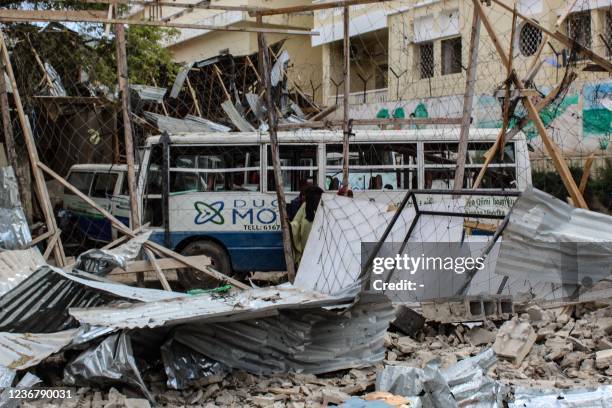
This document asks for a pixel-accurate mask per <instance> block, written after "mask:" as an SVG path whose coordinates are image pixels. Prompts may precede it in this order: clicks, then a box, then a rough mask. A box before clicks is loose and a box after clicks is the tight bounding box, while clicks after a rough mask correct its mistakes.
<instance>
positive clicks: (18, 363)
mask: <svg viewBox="0 0 612 408" xmlns="http://www.w3.org/2000/svg"><path fill="white" fill-rule="evenodd" d="M78 332H79V329H71V330H64V331H61V332H57V333H45V334H32V333H0V365H3V366H5V367H8V368H12V369H15V370H23V369H25V368H28V367H32V366H35V365H36V364H38V363H40V362H41V361H42V360H44V359H45V358H47V357H49V356H50V355H51V354H53V353H57V352H58V351H60V350H61V349H63V348H64V347H66V346H67V345H68V344H70V342H71V341H72V339H73V338H74V337H75V335H76V334H77V333H78Z"/></svg>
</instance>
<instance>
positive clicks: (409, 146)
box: [325, 143, 418, 190]
mask: <svg viewBox="0 0 612 408" xmlns="http://www.w3.org/2000/svg"><path fill="white" fill-rule="evenodd" d="M325 156H326V162H327V171H326V175H325V188H326V189H327V190H337V189H338V188H339V186H340V184H341V180H342V145H341V144H329V145H327V146H326V151H325ZM416 160H417V145H416V144H415V143H355V144H351V145H350V146H349V185H350V186H351V188H352V189H354V190H408V189H413V188H417V180H418V172H417V161H416Z"/></svg>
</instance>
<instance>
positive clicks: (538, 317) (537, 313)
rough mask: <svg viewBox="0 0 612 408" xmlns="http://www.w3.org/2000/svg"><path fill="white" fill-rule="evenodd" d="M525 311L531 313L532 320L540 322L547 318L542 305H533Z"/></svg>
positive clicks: (530, 318)
mask: <svg viewBox="0 0 612 408" xmlns="http://www.w3.org/2000/svg"><path fill="white" fill-rule="evenodd" d="M525 313H527V314H528V315H529V320H531V321H532V322H539V321H542V320H544V319H545V316H546V314H545V313H544V310H542V308H541V307H540V306H537V305H531V306H529V307H528V308H527V309H525Z"/></svg>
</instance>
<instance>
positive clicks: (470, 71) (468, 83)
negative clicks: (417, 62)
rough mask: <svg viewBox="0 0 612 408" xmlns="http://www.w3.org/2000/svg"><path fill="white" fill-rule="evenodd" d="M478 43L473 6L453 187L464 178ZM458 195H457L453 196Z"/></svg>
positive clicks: (478, 27)
mask: <svg viewBox="0 0 612 408" xmlns="http://www.w3.org/2000/svg"><path fill="white" fill-rule="evenodd" d="M479 43H480V16H479V14H478V10H476V8H474V12H473V13H472V29H471V30H470V49H469V54H468V67H467V73H466V75H465V91H464V93H463V113H462V116H461V131H460V132H459V146H458V147H457V167H456V170H455V180H454V182H453V189H454V190H459V189H461V188H463V179H464V178H465V160H466V156H467V146H468V139H469V136H470V123H471V121H472V105H473V103H474V85H475V84H476V71H477V69H478V45H479ZM455 197H458V196H455Z"/></svg>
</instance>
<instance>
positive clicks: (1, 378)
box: [0, 365, 17, 388]
mask: <svg viewBox="0 0 612 408" xmlns="http://www.w3.org/2000/svg"><path fill="white" fill-rule="evenodd" d="M16 375H17V371H15V370H13V369H12V368H8V367H5V366H3V365H0V388H6V387H10V386H11V385H13V380H15V376H16Z"/></svg>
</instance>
